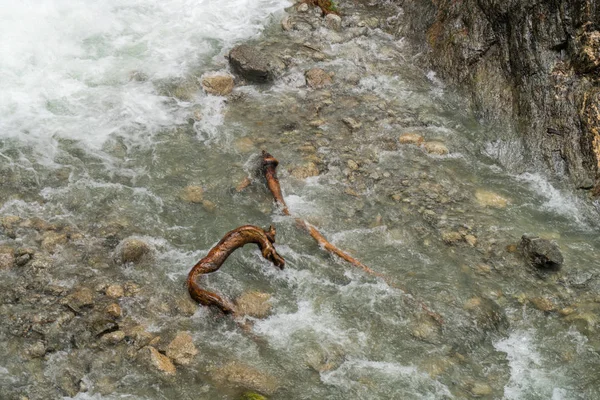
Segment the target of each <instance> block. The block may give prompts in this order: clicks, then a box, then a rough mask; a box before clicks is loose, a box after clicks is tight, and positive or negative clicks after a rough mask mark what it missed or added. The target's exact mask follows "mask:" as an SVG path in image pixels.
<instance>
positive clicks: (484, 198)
mask: <svg viewBox="0 0 600 400" xmlns="http://www.w3.org/2000/svg"><path fill="white" fill-rule="evenodd" d="M475 199H476V200H477V203H479V205H480V206H482V207H493V208H505V207H506V205H507V204H508V199H506V198H504V197H502V196H500V195H499V194H497V193H494V192H492V191H489V190H483V189H478V190H477V191H476V192H475Z"/></svg>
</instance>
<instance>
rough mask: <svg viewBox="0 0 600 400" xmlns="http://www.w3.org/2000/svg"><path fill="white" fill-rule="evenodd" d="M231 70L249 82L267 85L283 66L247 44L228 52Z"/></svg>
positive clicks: (273, 58)
mask: <svg viewBox="0 0 600 400" xmlns="http://www.w3.org/2000/svg"><path fill="white" fill-rule="evenodd" d="M229 64H231V67H232V69H233V70H234V71H235V72H236V73H237V74H239V75H240V76H242V77H243V78H244V79H247V80H248V81H251V82H256V83H267V82H271V81H273V80H274V79H275V77H276V75H278V74H279V72H280V71H281V70H283V69H284V68H285V65H283V63H282V62H281V61H279V60H277V59H276V58H275V57H273V56H270V55H268V54H267V53H265V51H264V50H262V49H260V48H258V47H256V46H251V45H248V44H241V45H239V46H236V47H234V48H233V49H232V50H231V51H230V52H229Z"/></svg>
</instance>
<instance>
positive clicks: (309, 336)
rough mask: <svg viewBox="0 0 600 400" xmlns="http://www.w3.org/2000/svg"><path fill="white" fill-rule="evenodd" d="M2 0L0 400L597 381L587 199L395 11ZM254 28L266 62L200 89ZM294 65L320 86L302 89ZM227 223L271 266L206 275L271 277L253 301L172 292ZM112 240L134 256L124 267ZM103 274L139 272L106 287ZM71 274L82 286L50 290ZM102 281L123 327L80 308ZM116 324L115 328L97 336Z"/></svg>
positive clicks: (554, 394) (462, 388) (258, 2)
mask: <svg viewBox="0 0 600 400" xmlns="http://www.w3.org/2000/svg"><path fill="white" fill-rule="evenodd" d="M3 3H4V4H3V7H1V8H0V22H1V23H0V54H1V57H0V74H1V79H0V90H1V93H2V94H1V96H0V171H1V175H0V183H1V186H0V216H1V217H2V218H3V221H4V222H3V226H4V228H3V230H2V231H1V233H0V247H1V246H4V247H3V248H4V249H6V248H10V249H14V251H16V253H17V255H18V254H21V253H23V252H24V251H21V253H20V250H19V249H22V248H28V249H33V250H28V251H29V253H31V254H32V259H31V260H30V261H28V262H24V263H19V264H23V265H20V266H17V265H16V264H15V266H14V267H12V268H8V269H5V270H0V277H1V279H0V280H1V281H2V283H1V285H2V286H1V289H2V295H1V297H0V300H1V302H2V303H1V308H0V315H2V320H3V322H2V328H1V329H0V338H1V340H2V343H3V346H2V348H1V349H0V398H3V399H4V398H7V399H12V398H14V399H23V398H29V399H48V398H63V396H64V397H65V398H76V399H121V398H128V399H174V398H178V399H192V398H194V399H217V398H224V399H236V398H239V396H240V394H241V393H242V392H245V391H246V390H254V391H257V392H261V393H263V394H266V395H268V397H269V398H271V399H348V398H357V399H451V398H457V399H462V398H474V397H481V398H489V399H492V398H505V399H550V398H552V399H594V398H600V354H599V352H600V339H599V337H598V328H599V326H600V276H599V275H598V271H599V270H600V262H599V261H598V259H599V254H598V253H599V251H600V237H599V235H598V229H599V228H600V223H599V222H598V221H599V219H598V216H599V215H598V210H597V205H595V204H593V203H592V202H591V201H590V200H588V199H585V198H584V196H583V195H579V194H577V193H575V192H574V191H573V190H572V189H570V188H568V187H563V186H561V184H559V183H556V182H553V181H551V180H550V179H549V178H547V177H545V175H544V174H543V171H535V170H532V169H529V168H528V167H527V160H526V159H524V158H523V156H522V154H523V149H522V148H521V145H520V143H519V141H518V138H517V137H515V136H514V135H513V134H512V133H511V132H507V131H505V130H504V129H503V127H501V126H491V125H486V123H484V122H481V121H478V120H477V119H476V118H475V116H474V115H473V113H472V112H471V111H469V107H468V103H467V102H466V101H465V100H464V99H463V98H461V97H460V96H459V95H458V94H456V93H455V92H454V91H453V90H452V89H449V88H446V87H445V86H444V84H443V83H442V82H441V81H440V80H438V79H437V78H436V76H435V74H434V73H432V72H430V71H427V70H423V69H421V68H419V67H417V66H415V64H416V63H415V62H414V58H415V57H416V56H417V55H416V54H414V53H413V52H412V50H411V49H410V48H409V47H408V46H407V44H406V43H405V42H404V41H403V39H402V38H400V37H396V36H395V35H394V34H393V33H394V32H393V29H392V28H393V24H394V23H401V13H400V10H397V9H395V8H394V7H393V6H390V5H389V4H388V5H387V6H385V7H383V6H382V7H378V6H377V5H375V4H374V5H370V6H367V5H365V4H360V3H357V4H354V5H350V4H347V5H346V4H344V3H342V4H341V6H346V8H345V9H344V10H343V11H344V19H343V21H344V27H343V28H342V30H341V31H339V32H336V31H334V30H331V29H328V28H327V27H326V25H325V24H324V23H323V20H322V19H321V18H320V17H318V16H316V15H313V12H312V10H309V11H308V12H307V13H304V14H302V13H298V12H296V11H295V10H289V12H290V14H291V15H292V18H293V19H292V20H291V21H292V22H291V23H292V29H291V30H289V31H284V30H282V28H281V25H280V20H281V19H282V18H283V17H284V15H285V11H284V8H285V7H289V6H290V3H288V2H286V1H278V0H255V1H246V0H234V1H230V2H217V1H214V0H198V1H185V0H164V1H160V2H158V1H154V0H119V1H113V0H108V1H104V2H91V1H87V0H79V1H66V0H65V1H63V0H45V1H35V2H34V1H22V2H20V3H19V4H16V3H10V4H9V2H7V1H3ZM394 10H395V11H394ZM294 18H295V19H294ZM315 21H317V22H315ZM294 24H295V25H294ZM249 38H253V40H255V41H256V42H258V43H260V44H261V45H262V46H265V48H268V49H270V51H275V52H278V54H279V55H280V56H281V59H282V60H284V62H285V64H286V69H285V71H284V72H283V73H282V75H281V76H280V77H279V78H278V79H277V80H276V81H275V83H274V84H272V85H263V86H261V85H258V86H257V85H250V84H248V85H243V84H242V83H241V82H238V85H237V86H236V88H235V89H234V92H233V94H232V95H230V96H228V97H221V96H212V95H208V94H206V93H204V91H203V90H202V89H201V87H200V85H199V81H198V77H200V76H202V75H203V74H204V73H206V72H208V71H218V70H227V69H228V66H227V63H226V60H225V58H224V56H225V55H226V54H227V52H228V51H229V50H230V49H231V47H232V46H234V45H235V44H239V43H241V42H242V41H243V40H247V39H249ZM304 44H308V46H304ZM313 67H319V68H322V69H324V70H326V71H328V72H333V73H334V75H333V79H332V84H331V85H330V86H328V87H324V88H321V89H312V88H310V87H307V86H306V82H305V78H304V71H306V70H308V69H310V68H313ZM348 118H351V120H348ZM344 120H345V121H344ZM403 133H416V134H419V135H421V136H423V137H424V138H425V141H427V142H431V141H435V142H441V143H443V145H444V146H445V147H446V148H447V149H448V150H449V153H448V154H443V155H437V154H435V153H429V152H428V151H426V150H425V149H424V147H422V146H417V145H414V144H401V143H400V142H399V139H398V138H399V136H400V135H401V134H403ZM262 149H266V150H268V151H269V152H271V153H272V154H273V155H274V156H275V157H277V158H278V159H279V161H280V162H281V165H280V167H279V176H280V180H281V184H282V188H283V191H284V195H285V198H286V201H287V202H288V205H289V206H290V210H291V212H292V214H293V215H295V216H300V217H302V218H305V219H306V220H308V221H310V222H311V223H313V224H314V225H316V226H318V227H319V228H320V229H321V230H322V232H323V233H324V234H325V235H326V236H327V237H328V239H330V241H332V242H334V243H335V244H336V245H338V246H339V247H341V248H342V249H344V250H347V251H349V252H350V253H351V254H352V255H353V256H354V257H356V258H358V259H359V260H361V261H362V262H363V263H365V264H366V265H368V266H369V267H371V268H372V269H373V270H375V271H377V272H379V273H381V274H383V275H385V276H386V277H387V279H386V280H383V279H381V278H377V277H374V276H371V275H367V274H364V273H363V272H362V271H361V270H359V269H356V268H354V267H352V266H351V265H349V264H347V263H345V262H343V261H341V260H339V259H335V258H333V257H332V256H330V255H329V254H328V253H326V252H324V251H322V250H321V249H319V247H318V246H317V245H316V244H315V243H314V242H313V241H312V239H311V238H310V237H309V236H308V235H306V233H305V232H303V231H302V230H300V229H298V228H297V226H296V225H295V223H294V220H293V218H290V217H287V216H284V215H282V213H281V212H279V211H278V210H277V209H276V207H275V206H274V204H273V199H272V197H271V195H270V193H269V192H268V190H267V189H266V186H265V185H264V183H263V181H262V180H261V179H260V175H259V174H257V172H256V167H257V165H258V160H259V154H260V151H261V150H262ZM246 177H250V178H251V179H252V184H251V185H250V186H249V187H247V188H246V189H244V190H236V186H238V185H239V184H240V182H242V181H243V180H244V179H245V178H246ZM189 186H193V187H201V188H202V193H201V196H200V194H199V192H198V190H199V189H197V191H196V192H195V194H196V195H198V196H200V197H201V199H199V198H197V199H194V201H189V200H190V199H189V198H186V196H185V194H186V189H185V188H186V187H189ZM188 194H189V193H188ZM196 200H197V201H196ZM244 224H254V225H258V226H262V227H267V226H269V225H274V226H276V228H277V243H276V246H277V249H278V251H279V252H280V254H281V255H282V256H283V257H284V258H285V259H286V262H287V263H286V268H285V269H284V270H283V271H279V270H277V269H275V268H273V267H272V265H270V264H269V263H268V262H267V261H265V260H264V259H262V257H261V256H260V252H259V251H258V250H257V249H256V248H254V247H253V248H250V246H246V247H245V248H244V249H242V250H238V251H237V252H236V253H234V254H233V255H232V256H231V257H230V258H229V260H228V261H227V263H225V265H224V266H223V268H222V269H221V270H219V271H218V272H217V273H214V274H212V275H211V276H209V277H207V279H206V281H205V282H206V285H207V286H208V287H210V288H211V289H213V290H216V291H218V292H220V293H223V294H226V296H227V297H229V298H235V297H238V296H240V295H242V294H243V293H247V292H249V291H259V292H263V293H268V294H269V295H270V296H271V298H270V300H269V304H271V306H272V308H271V311H270V315H268V316H266V317H262V318H255V317H246V318H245V324H242V323H241V322H240V320H238V321H237V323H236V322H235V321H234V319H232V318H230V317H223V316H222V315H220V314H219V313H218V312H216V311H215V310H212V309H207V308H204V307H197V306H196V305H194V304H192V303H191V302H190V301H189V299H188V297H187V296H188V295H187V291H186V289H185V286H184V282H185V277H186V275H187V273H188V271H189V270H190V268H191V266H192V265H194V263H195V262H196V261H197V260H198V259H200V258H201V257H203V256H204V255H206V253H207V252H208V250H209V249H210V248H211V247H212V246H213V245H214V244H215V243H216V242H217V241H218V240H219V239H220V238H221V237H222V236H223V235H224V234H225V233H226V232H227V231H229V230H231V229H233V228H235V227H238V226H240V225H244ZM523 234H534V235H538V236H541V237H543V238H547V239H551V240H554V241H555V242H556V243H557V244H558V245H559V246H560V249H561V251H562V253H563V255H564V258H565V262H564V266H563V267H562V269H561V270H560V271H553V272H543V271H538V270H536V269H535V268H533V267H531V266H529V265H528V264H527V263H526V261H525V260H524V259H523V257H522V256H521V254H520V252H519V250H518V247H517V246H516V245H517V244H518V243H519V241H520V238H521V236H522V235H523ZM61 235H63V236H61ZM128 238H137V239H139V240H141V241H143V242H145V243H146V244H147V245H148V246H149V248H150V249H151V254H150V255H149V256H147V257H145V258H144V259H143V260H142V261H140V262H138V263H122V262H120V260H119V259H118V258H119V257H118V254H119V251H120V249H121V245H120V244H119V243H120V242H121V241H123V240H125V239H128ZM53 240H54V241H53ZM55 242H57V243H55ZM11 251H12V250H11ZM23 254H24V253H23ZM25 261H27V260H25ZM111 284H116V285H121V286H124V287H126V288H127V287H135V288H136V290H130V293H128V292H127V290H126V291H125V293H124V294H122V295H116V296H114V297H116V300H110V299H108V297H110V296H108V294H107V293H108V291H107V289H106V288H107V286H108V285H111ZM128 285H129V286H128ZM82 287H85V288H89V289H91V291H92V293H93V294H92V296H93V298H94V299H95V303H93V304H88V303H81V304H83V305H85V306H86V307H82V308H81V309H78V308H77V307H76V306H73V305H72V304H71V303H68V301H66V303H65V299H69V297H68V296H72V293H73V292H77V291H78V290H81V288H82ZM107 296H108V297H107ZM71 299H72V297H71ZM110 301H116V302H117V303H118V304H119V306H120V308H121V309H122V315H121V316H119V320H118V326H117V327H115V326H114V325H110V327H109V328H107V329H104V325H103V327H101V328H97V327H96V325H97V324H98V323H99V322H98V321H99V319H98V318H100V317H98V315H99V314H100V313H101V312H102V310H103V307H104V306H105V305H106V304H108V303H109V302H110ZM420 302H423V303H425V304H426V305H427V307H428V308H430V309H432V310H434V311H435V312H437V313H439V314H441V315H442V316H443V323H442V324H440V323H438V322H436V321H434V320H433V319H431V318H429V317H428V316H427V314H426V313H424V312H423V310H422V309H421V308H420V307H419V304H420ZM65 304H66V305H65ZM102 321H104V320H102ZM242 325H243V326H242ZM131 326H136V327H138V332H139V329H142V330H143V331H144V332H145V333H144V334H146V335H147V336H148V337H154V338H158V337H159V339H156V340H154V341H152V342H151V344H152V345H153V346H155V347H157V348H158V349H159V350H161V351H163V349H164V347H165V346H166V344H168V343H169V341H170V340H171V339H173V337H174V336H175V335H176V333H177V332H188V333H189V334H191V336H192V338H193V344H194V346H195V347H196V348H197V350H198V354H197V355H196V356H195V357H194V358H193V360H192V361H191V363H189V364H188V365H178V366H177V372H176V373H175V374H170V375H168V374H165V373H164V372H161V371H160V370H157V369H156V368H154V367H153V365H152V363H149V362H147V361H146V360H145V359H144V358H143V357H140V356H139V355H138V353H140V352H142V350H143V349H142V350H140V349H139V347H136V346H137V343H136V340H138V341H139V338H138V337H137V336H136V334H133V333H130V332H132V331H134V329H133V328H131ZM139 327H141V328H139ZM128 329H129V331H128ZM115 330H122V331H124V332H129V333H126V334H125V335H124V337H125V339H124V340H122V341H120V340H118V337H117V336H113V337H115V338H117V339H115V340H113V342H110V341H107V340H106V339H103V338H102V335H103V334H106V332H109V333H112V332H114V331H115ZM161 341H162V342H161ZM163 342H164V343H163ZM165 343H166V344H165ZM161 346H162V347H161ZM163 352H164V351H163Z"/></svg>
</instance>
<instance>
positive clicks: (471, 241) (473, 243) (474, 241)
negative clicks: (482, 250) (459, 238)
mask: <svg viewBox="0 0 600 400" xmlns="http://www.w3.org/2000/svg"><path fill="white" fill-rule="evenodd" d="M464 239H465V242H467V243H469V244H470V245H471V246H473V247H475V246H476V245H477V238H476V237H475V235H471V234H468V235H465V237H464Z"/></svg>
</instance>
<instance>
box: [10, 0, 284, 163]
mask: <svg viewBox="0 0 600 400" xmlns="http://www.w3.org/2000/svg"><path fill="white" fill-rule="evenodd" d="M2 3H3V6H2V7H0V76H2V79H0V91H2V96H1V97H0V138H4V139H7V138H11V139H16V140H18V141H19V142H24V143H26V144H28V145H31V146H33V147H34V148H37V149H38V150H39V152H40V153H42V154H46V155H47V156H48V157H52V156H53V154H52V150H53V147H54V146H55V141H56V139H58V138H69V139H74V140H77V141H78V142H80V143H82V144H83V145H84V146H85V147H86V148H88V149H90V150H95V151H99V150H100V149H101V146H102V144H103V143H105V142H106V140H107V138H108V137H109V136H111V135H114V134H119V135H126V136H131V137H135V136H136V135H141V134H142V133H143V134H144V135H148V134H150V135H152V134H154V133H156V132H157V131H159V130H161V129H163V128H165V127H167V126H173V125H176V124H180V123H182V122H184V119H183V118H182V116H181V115H178V114H177V112H176V111H177V109H178V103H177V102H176V101H174V100H173V99H172V98H170V96H167V95H165V94H164V93H163V94H161V93H160V92H159V91H158V90H157V88H156V86H155V83H156V82H157V81H158V80H161V79H180V78H183V77H185V76H186V75H188V74H190V73H194V72H197V69H201V68H205V67H206V65H207V64H209V63H211V62H213V57H215V56H217V55H222V52H223V51H226V49H227V48H229V47H231V46H232V45H233V44H234V43H235V42H237V41H239V40H242V39H245V38H248V37H250V36H252V35H255V34H257V33H259V32H260V31H261V30H262V29H263V27H264V24H265V22H266V20H267V19H268V18H269V15H270V14H271V13H274V12H278V11H280V10H282V9H283V8H284V7H285V6H287V5H288V4H289V1H288V0H256V1H250V0H234V1H228V2H220V1H214V0H198V1H193V2H192V1H189V0H161V1H156V0H151V1H147V0H108V1H102V2H97V1H91V0H78V1H70V0H40V1H38V0H35V1H34V0H24V1H21V2H17V3H15V2H8V1H6V0H3V1H2ZM140 77H141V78H140ZM200 97H206V96H203V95H201V96H200ZM216 108H217V110H214V112H215V113H216V112H218V111H219V110H218V108H219V107H216ZM211 111H213V110H211ZM214 122H215V121H214V119H211V118H207V119H206V122H204V123H203V124H202V125H203V127H202V128H204V129H202V130H203V131H205V132H207V133H208V135H209V136H210V135H214V134H215V133H214V130H212V129H209V128H210V127H212V125H213V123H214ZM216 122H217V123H218V122H219V121H218V118H217V121H216ZM207 127H208V128H207Z"/></svg>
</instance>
